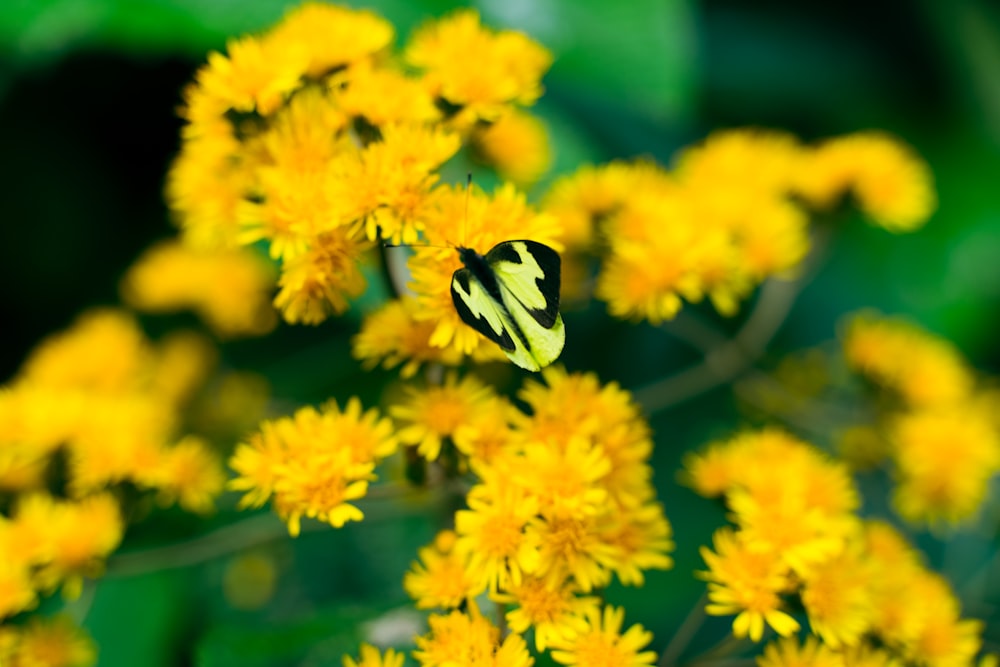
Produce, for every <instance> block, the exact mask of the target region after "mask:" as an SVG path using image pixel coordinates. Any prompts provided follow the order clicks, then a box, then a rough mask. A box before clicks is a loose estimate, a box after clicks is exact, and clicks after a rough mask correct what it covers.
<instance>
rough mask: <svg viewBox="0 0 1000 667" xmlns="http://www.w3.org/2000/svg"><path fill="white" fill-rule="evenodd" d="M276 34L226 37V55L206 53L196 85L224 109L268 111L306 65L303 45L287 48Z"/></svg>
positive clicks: (297, 80)
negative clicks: (263, 36)
mask: <svg viewBox="0 0 1000 667" xmlns="http://www.w3.org/2000/svg"><path fill="white" fill-rule="evenodd" d="M280 37H281V35H277V38H267V37H265V38H257V37H250V36H247V37H242V38H240V39H233V40H230V41H229V43H228V44H227V45H226V50H227V51H228V55H222V54H221V53H214V52H213V53H210V54H209V55H208V64H207V65H206V66H204V67H202V69H201V70H200V71H199V72H198V74H197V80H198V84H199V85H200V86H201V87H202V88H203V89H204V90H205V92H206V93H208V94H209V95H211V96H213V97H215V98H217V99H218V100H220V101H221V102H223V103H224V104H225V105H226V106H227V107H228V108H231V109H234V110H236V111H240V112H247V113H248V112H252V111H256V112H257V113H259V114H261V115H262V116H266V115H268V114H270V113H272V112H273V111H274V110H275V109H277V108H278V106H280V105H281V103H282V102H283V101H284V100H285V98H286V97H287V96H288V95H289V94H290V93H291V92H292V91H293V90H294V89H295V88H297V87H298V86H299V82H300V79H301V77H302V75H303V74H305V72H306V67H307V66H308V65H309V55H308V53H307V51H306V50H305V49H304V48H289V45H288V44H286V43H284V40H282V39H281V38H280Z"/></svg>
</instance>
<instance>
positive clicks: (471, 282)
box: [451, 239, 566, 371]
mask: <svg viewBox="0 0 1000 667" xmlns="http://www.w3.org/2000/svg"><path fill="white" fill-rule="evenodd" d="M457 250H458V256H459V258H460V259H461V260H462V264H463V267H462V268H460V269H458V270H456V271H455V273H454V274H452V278H451V296H452V300H453V301H454V303H455V310H456V311H458V315H459V317H460V318H462V321H463V322H465V323H466V324H468V325H469V326H470V327H472V328H473V329H475V330H476V331H478V332H479V333H481V334H483V335H484V336H486V337H487V338H489V339H490V340H491V341H493V342H494V343H496V344H497V345H499V346H500V348H501V349H502V350H503V351H504V352H505V353H506V354H507V356H508V357H509V358H510V359H511V361H513V362H514V363H515V364H517V365H518V366H520V367H521V368H525V369H527V370H530V371H537V370H540V369H541V368H543V367H545V366H548V365H549V364H550V363H552V362H553V361H555V360H556V359H557V358H558V357H559V354H560V353H561V352H562V348H563V345H564V344H565V342H566V331H565V328H564V326H563V321H562V316H561V315H560V314H559V282H560V281H559V279H560V275H559V272H560V259H559V253H557V252H556V251H555V250H553V249H552V248H550V247H548V246H547V245H544V244H542V243H538V242H537V241H530V240H526V239H524V240H514V241H504V242H502V243H498V244H497V245H495V246H493V248H491V249H490V251H489V252H487V253H486V254H485V255H480V254H479V253H478V252H476V251H475V250H473V249H471V248H464V247H459V248H458V249H457Z"/></svg>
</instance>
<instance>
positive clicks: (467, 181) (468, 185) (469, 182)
mask: <svg viewBox="0 0 1000 667" xmlns="http://www.w3.org/2000/svg"><path fill="white" fill-rule="evenodd" d="M471 193H472V172H471V171H470V172H469V173H468V174H466V177H465V216H464V217H463V218H462V247H463V248H464V247H465V241H466V238H465V232H466V228H467V227H468V225H469V196H470V195H471Z"/></svg>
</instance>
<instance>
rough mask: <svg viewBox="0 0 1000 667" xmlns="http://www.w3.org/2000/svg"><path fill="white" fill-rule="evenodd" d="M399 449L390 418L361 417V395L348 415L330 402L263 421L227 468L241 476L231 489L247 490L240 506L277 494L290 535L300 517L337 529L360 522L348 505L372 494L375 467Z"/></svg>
mask: <svg viewBox="0 0 1000 667" xmlns="http://www.w3.org/2000/svg"><path fill="white" fill-rule="evenodd" d="M395 449H396V439H395V436H394V435H393V433H392V425H391V423H390V422H389V420H388V419H385V418H381V417H380V416H379V414H378V412H377V411H376V410H374V409H372V410H368V411H367V412H364V413H362V408H361V402H360V401H359V400H358V399H356V398H352V399H351V400H350V401H348V403H347V406H346V407H345V408H344V410H343V411H341V410H340V409H339V408H338V406H337V404H336V403H334V402H332V401H331V402H330V403H327V404H326V405H325V406H323V408H322V409H321V410H319V411H318V410H316V409H314V408H311V407H305V408H301V409H300V410H298V411H297V412H296V413H295V415H294V416H293V417H282V418H280V419H277V420H274V421H265V422H263V423H262V424H261V426H260V430H259V431H258V432H257V433H255V434H253V435H252V436H251V437H250V438H249V440H248V442H247V443H244V444H240V445H239V446H238V447H237V448H236V451H235V453H234V454H233V456H232V458H231V459H230V462H229V465H230V466H231V467H232V468H233V469H234V470H235V471H236V472H237V474H238V476H237V477H236V478H235V479H233V480H231V481H230V482H229V488H230V489H233V490H235V491H243V492H245V495H244V497H243V499H242V500H241V502H240V504H241V506H243V507H247V506H253V507H259V506H260V505H263V504H264V503H265V502H267V500H268V499H269V498H271V497H272V496H273V503H274V508H275V511H276V512H277V513H278V515H279V516H281V518H282V519H284V520H285V521H286V523H287V524H288V531H289V533H290V534H291V535H293V536H295V535H298V533H299V531H300V520H301V517H303V516H306V517H310V518H317V519H319V520H320V521H325V522H327V523H329V524H330V525H332V526H333V527H335V528H339V527H340V526H342V525H344V523H346V522H347V521H360V520H361V519H362V518H363V515H362V513H361V511H360V510H359V509H358V508H356V507H355V506H354V505H351V504H350V502H351V501H354V500H358V499H359V498H361V497H363V496H364V495H365V494H366V493H367V491H368V483H369V481H370V480H372V479H375V474H374V472H373V471H374V468H375V464H376V463H377V462H378V461H380V460H381V459H382V458H385V457H386V456H389V455H390V454H392V453H393V452H394V451H395Z"/></svg>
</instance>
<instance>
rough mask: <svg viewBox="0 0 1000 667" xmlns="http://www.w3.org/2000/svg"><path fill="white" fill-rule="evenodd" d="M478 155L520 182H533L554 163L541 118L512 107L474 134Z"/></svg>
mask: <svg viewBox="0 0 1000 667" xmlns="http://www.w3.org/2000/svg"><path fill="white" fill-rule="evenodd" d="M471 144H472V147H473V150H474V151H475V152H476V155H477V157H478V158H479V159H480V160H482V161H483V162H485V163H486V164H488V165H490V166H492V167H493V168H494V169H496V171H497V173H498V174H499V175H500V177H501V178H503V179H505V180H509V181H513V182H514V183H517V184H518V185H530V184H531V183H534V182H535V181H537V180H538V179H539V178H541V177H542V175H543V174H544V173H545V172H546V171H547V170H548V169H549V167H550V166H551V165H552V149H551V148H550V147H549V139H548V134H547V133H546V131H545V125H544V124H543V123H542V121H540V120H539V119H538V118H536V117H534V116H531V115H529V114H527V113H524V112H522V111H517V110H515V109H512V110H511V111H508V112H507V113H505V114H504V115H502V116H500V117H499V118H498V119H496V120H495V121H493V122H492V123H490V124H489V125H485V126H481V127H480V126H477V128H476V130H475V132H474V133H473V135H472V137H471Z"/></svg>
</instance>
